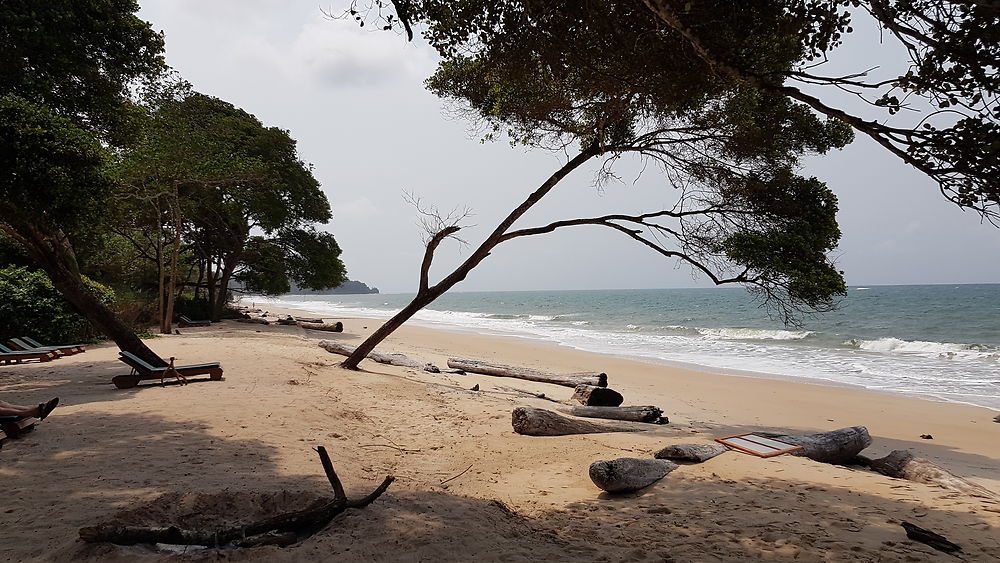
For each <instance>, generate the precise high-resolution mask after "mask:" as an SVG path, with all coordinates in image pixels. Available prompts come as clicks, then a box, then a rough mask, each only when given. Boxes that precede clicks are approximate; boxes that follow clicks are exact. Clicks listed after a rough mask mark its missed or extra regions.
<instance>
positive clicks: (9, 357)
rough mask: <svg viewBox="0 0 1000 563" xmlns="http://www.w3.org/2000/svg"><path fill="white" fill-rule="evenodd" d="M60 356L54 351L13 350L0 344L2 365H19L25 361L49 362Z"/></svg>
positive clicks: (0, 361) (0, 362)
mask: <svg viewBox="0 0 1000 563" xmlns="http://www.w3.org/2000/svg"><path fill="white" fill-rule="evenodd" d="M57 357H59V355H58V354H57V353H56V352H55V351H54V350H12V349H10V348H8V347H6V346H4V345H3V344H0V364H10V363H15V364H19V363H21V362H23V361H24V360H38V361H39V362H48V361H50V360H53V359H55V358H57Z"/></svg>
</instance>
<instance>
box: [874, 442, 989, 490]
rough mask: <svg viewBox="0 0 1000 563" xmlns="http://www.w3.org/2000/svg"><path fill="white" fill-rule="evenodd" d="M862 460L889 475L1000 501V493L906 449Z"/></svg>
mask: <svg viewBox="0 0 1000 563" xmlns="http://www.w3.org/2000/svg"><path fill="white" fill-rule="evenodd" d="M862 461H865V462H867V464H868V466H869V467H871V468H872V469H874V470H875V471H878V472H879V473H881V474H883V475H888V476H889V477H896V478H897V479H907V480H909V481H916V482H918V483H927V484H929V485H937V486H939V487H943V488H945V489H951V490H953V491H958V492H960V493H963V494H966V495H971V496H975V497H982V498H988V499H992V500H998V501H1000V494H998V493H995V492H993V491H991V490H989V489H987V488H985V487H983V486H981V485H977V484H976V483H973V482H972V481H969V480H968V479H963V478H962V477H959V476H958V475H955V474H954V473H952V472H951V471H948V470H947V469H945V468H943V467H941V466H940V465H937V464H936V463H934V462H932V461H930V460H927V459H924V458H921V457H914V455H913V454H911V453H910V452H908V451H906V450H894V451H893V452H891V453H890V454H889V455H887V456H885V457H883V458H879V459H871V460H869V459H867V458H862Z"/></svg>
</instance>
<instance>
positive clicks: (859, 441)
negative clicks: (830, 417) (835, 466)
mask: <svg viewBox="0 0 1000 563" xmlns="http://www.w3.org/2000/svg"><path fill="white" fill-rule="evenodd" d="M758 434H760V435H761V436H769V437H773V438H777V439H779V440H781V441H783V442H788V443H789V444H795V445H796V446H802V449H801V450H799V451H797V452H794V453H793V454H792V455H798V456H804V457H808V458H809V459H811V460H814V461H820V462H823V463H848V462H850V461H852V460H853V459H854V458H855V457H856V456H857V455H858V454H859V453H861V450H863V449H865V448H867V447H868V446H870V445H871V444H872V437H871V436H869V435H868V429H867V428H865V427H864V426H851V427H850V428H841V429H839V430H832V431H830V432H821V433H819V434H808V435H806V436H781V435H775V434H764V433H761V432H758Z"/></svg>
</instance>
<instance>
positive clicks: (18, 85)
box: [0, 0, 164, 141]
mask: <svg viewBox="0 0 1000 563" xmlns="http://www.w3.org/2000/svg"><path fill="white" fill-rule="evenodd" d="M138 10H139V5H138V3H137V2H135V0H47V1H45V2H37V1H35V0H5V1H4V2H3V3H0V21H2V22H3V32H2V33H0V95H5V94H12V95H15V96H19V97H21V98H24V99H26V100H28V101H30V102H32V103H35V104H37V105H39V106H45V107H48V108H49V110H50V111H52V112H53V113H55V114H57V115H60V116H63V117H67V118H70V119H72V120H74V121H75V122H77V123H78V124H80V125H83V126H85V127H86V128H87V129H89V130H91V131H93V132H95V133H97V134H98V135H101V136H102V137H105V138H106V139H108V140H112V141H113V140H114V138H115V137H116V136H117V135H118V134H122V133H125V131H123V126H126V125H127V124H128V122H129V118H130V114H131V110H130V108H129V107H128V106H127V105H126V104H124V103H123V102H125V101H126V100H127V98H128V90H127V89H128V85H129V83H130V82H132V81H134V80H137V79H141V78H144V77H148V76H150V75H155V74H157V73H159V72H160V71H161V70H162V69H163V68H164V64H163V58H162V55H161V53H162V51H163V36H162V35H161V34H159V33H156V32H154V31H153V30H152V29H151V28H150V26H149V23H147V22H144V21H142V20H140V19H139V18H138V17H136V16H135V12H137V11H138Z"/></svg>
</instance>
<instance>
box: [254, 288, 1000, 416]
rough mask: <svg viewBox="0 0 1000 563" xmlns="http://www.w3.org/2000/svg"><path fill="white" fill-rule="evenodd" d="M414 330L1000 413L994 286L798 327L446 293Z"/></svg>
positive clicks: (999, 305)
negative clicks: (490, 336)
mask: <svg viewBox="0 0 1000 563" xmlns="http://www.w3.org/2000/svg"><path fill="white" fill-rule="evenodd" d="M411 297H412V295H407V294H375V295H285V296H282V297H281V298H279V299H273V300H270V302H274V303H275V304H276V305H278V304H280V305H283V306H286V307H290V308H298V309H304V310H308V311H313V312H315V313H320V314H323V315H326V316H331V317H350V316H363V317H375V318H388V317H389V316H391V315H392V314H393V313H395V311H397V310H398V309H400V308H401V307H402V306H403V305H404V304H406V303H407V302H408V301H409V299H410V298H411ZM255 300H256V301H257V302H258V304H260V302H261V301H262V298H259V297H258V298H255ZM410 322H412V323H418V324H421V325H427V326H436V327H440V328H451V329H469V330H476V331H485V332H491V333H495V334H502V335H508V336H512V337H521V338H533V339H542V340H547V341H551V342H554V343H558V344H561V345H564V346H570V347H573V348H578V349H581V350H587V351H591V352H599V353H603V354H611V355H615V356H623V357H630V358H636V359H641V360H644V361H647V362H655V363H668V364H688V365H694V366H699V367H700V368H702V369H703V370H705V371H711V372H717V373H726V374H734V375H746V376H751V377H780V378H805V379H809V380H813V382H819V383H824V382H825V383H828V384H835V385H837V384H840V385H842V384H846V385H856V386H861V387H864V388H867V389H872V390H878V391H887V392H892V393H901V394H905V395H911V396H918V397H922V398H926V399H933V400H941V401H953V402H961V403H969V404H973V405H979V406H984V407H990V408H994V409H1000V284H971V285H899V286H871V287H851V288H850V291H849V293H848V296H847V297H846V298H845V299H844V300H843V301H842V302H841V304H840V308H839V309H838V310H837V311H834V312H832V313H823V314H814V315H811V316H807V317H805V318H804V319H803V323H804V324H803V326H801V327H786V326H783V325H782V324H781V323H779V322H776V321H774V320H773V319H770V318H769V317H768V315H767V313H766V311H765V310H764V309H762V308H760V307H759V304H758V303H757V302H755V301H754V300H753V298H751V296H750V295H749V294H747V292H746V291H744V290H742V289H739V288H713V289H650V290H590V291H516V292H453V293H447V294H445V295H444V296H442V297H441V298H439V299H438V300H437V301H436V302H434V303H432V304H431V305H430V307H428V308H427V309H425V310H424V311H421V312H420V313H418V315H417V316H416V317H414V319H412V320H411V321H410ZM595 369H597V367H596V366H595Z"/></svg>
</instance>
